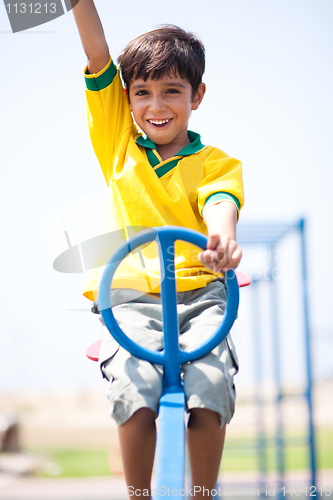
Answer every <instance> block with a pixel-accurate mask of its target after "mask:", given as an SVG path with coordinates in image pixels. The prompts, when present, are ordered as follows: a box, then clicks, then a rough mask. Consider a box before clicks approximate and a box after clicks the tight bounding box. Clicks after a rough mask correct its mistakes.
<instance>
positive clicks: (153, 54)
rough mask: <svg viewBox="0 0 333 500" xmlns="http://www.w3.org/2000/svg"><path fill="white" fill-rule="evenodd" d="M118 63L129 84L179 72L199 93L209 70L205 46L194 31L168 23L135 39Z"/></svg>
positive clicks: (126, 48)
mask: <svg viewBox="0 0 333 500" xmlns="http://www.w3.org/2000/svg"><path fill="white" fill-rule="evenodd" d="M118 63H119V67H120V71H121V75H122V78H123V81H124V83H125V85H126V87H127V88H129V86H130V83H131V81H132V80H133V79H136V78H142V79H143V80H144V81H146V80H147V79H148V78H151V79H152V80H158V79H160V78H162V77H163V76H166V75H167V76H170V77H171V76H173V75H178V76H180V77H181V78H184V79H186V80H188V81H189V82H190V84H191V85H192V88H193V93H195V92H196V91H197V90H198V87H199V84H200V83H201V81H202V75H203V73H204V71H205V47H204V45H203V43H202V42H201V41H200V40H199V39H198V38H197V37H196V36H195V35H194V34H193V33H187V32H186V31H184V30H183V29H181V28H178V26H174V25H172V24H167V25H163V26H161V27H159V28H157V29H155V30H153V31H149V32H148V33H144V34H143V35H140V36H138V37H137V38H135V39H134V40H132V41H131V42H130V43H129V44H128V45H127V46H126V47H125V49H124V50H123V52H122V53H121V55H120V56H119V58H118Z"/></svg>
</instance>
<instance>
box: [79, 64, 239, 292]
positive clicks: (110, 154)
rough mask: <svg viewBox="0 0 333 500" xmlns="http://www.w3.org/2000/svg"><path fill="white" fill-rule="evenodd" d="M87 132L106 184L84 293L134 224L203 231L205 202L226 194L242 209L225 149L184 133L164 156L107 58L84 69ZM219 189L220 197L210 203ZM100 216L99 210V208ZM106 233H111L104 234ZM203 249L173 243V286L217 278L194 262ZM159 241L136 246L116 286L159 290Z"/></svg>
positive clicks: (235, 170)
mask: <svg viewBox="0 0 333 500" xmlns="http://www.w3.org/2000/svg"><path fill="white" fill-rule="evenodd" d="M85 80H86V86H87V90H86V97H87V115H88V125H89V132H90V137H91V140H92V144H93V147H94V150H95V153H96V155H97V158H98V160H99V163H100V165H101V168H102V171H103V174H104V177H105V180H106V182H107V184H108V187H109V199H108V207H107V208H106V210H105V213H104V214H100V219H101V231H100V234H101V235H104V240H103V241H105V242H106V241H109V244H105V245H102V247H101V248H100V249H96V256H95V257H94V265H93V266H90V267H91V269H90V271H89V272H88V274H87V277H86V281H85V285H84V295H85V296H86V297H87V298H89V299H90V300H94V299H95V298H96V296H97V290H98V286H99V282H100V279H101V275H102V273H103V266H104V265H105V263H106V262H107V260H108V259H109V257H110V255H111V253H112V249H114V248H115V246H117V245H118V244H119V243H120V241H121V240H124V239H126V238H127V237H128V235H131V234H133V233H135V232H137V231H138V230H140V229H142V228H147V227H157V226H168V225H172V226H183V227H188V228H190V229H194V230H196V231H199V232H201V233H203V234H206V235H207V227H206V225H205V222H204V220H203V217H202V210H203V208H204V206H205V203H206V201H207V200H208V199H209V200H210V203H214V202H218V201H220V199H221V197H222V199H228V200H229V201H233V202H234V203H235V204H236V205H237V208H238V209H240V208H241V207H242V205H243V202H244V197H243V183H242V166H241V163H240V162H239V161H238V160H236V159H235V158H230V157H229V156H228V155H227V154H226V153H224V152H223V151H221V150H219V149H217V148H214V147H211V146H204V145H203V144H202V143H201V140H200V136H199V135H198V134H195V133H194V132H190V131H189V132H188V135H189V139H190V141H191V144H189V145H188V146H186V147H185V148H184V149H182V150H181V151H180V152H179V153H178V154H177V155H176V156H174V157H173V158H169V159H168V160H165V161H163V160H162V159H161V158H160V156H159V154H158V153H157V151H156V146H155V144H154V143H153V142H152V141H150V140H149V138H145V137H144V136H143V135H142V134H141V133H140V132H139V131H138V128H137V126H136V125H135V123H134V122H133V119H132V115H131V112H130V109H129V104H128V99H127V95H126V93H125V91H124V88H123V85H122V82H121V79H120V76H119V73H118V69H117V68H116V66H115V65H114V63H113V62H112V61H111V60H110V62H109V63H108V64H107V66H106V67H105V68H104V69H103V70H102V71H100V72H99V73H97V74H94V75H90V74H88V71H87V69H86V70H85ZM216 193H218V195H216V196H219V197H220V199H218V200H215V201H214V196H213V195H215V194H216ZM97 215H98V214H97ZM106 235H108V237H107V236H106ZM199 252H200V250H199V249H198V248H197V247H195V246H193V245H191V244H190V243H186V242H179V241H178V242H177V243H176V256H175V266H176V281H177V290H178V291H186V290H192V289H195V288H201V287H203V286H205V285H206V284H207V283H209V282H210V281H212V280H213V279H215V278H216V276H221V275H220V274H215V273H213V272H211V271H209V270H208V269H206V268H204V266H203V265H202V264H201V263H200V262H199V261H198V259H197V255H198V253H199ZM159 274H160V271H159V259H158V257H157V246H156V243H154V242H153V243H151V244H148V245H146V246H145V247H142V248H141V247H140V249H138V251H134V252H133V253H131V254H130V255H129V256H128V257H127V258H126V259H125V260H124V261H123V262H122V263H121V264H120V266H119V267H118V270H117V272H116V274H115V277H114V279H113V283H112V287H113V288H134V289H136V290H140V291H143V292H159Z"/></svg>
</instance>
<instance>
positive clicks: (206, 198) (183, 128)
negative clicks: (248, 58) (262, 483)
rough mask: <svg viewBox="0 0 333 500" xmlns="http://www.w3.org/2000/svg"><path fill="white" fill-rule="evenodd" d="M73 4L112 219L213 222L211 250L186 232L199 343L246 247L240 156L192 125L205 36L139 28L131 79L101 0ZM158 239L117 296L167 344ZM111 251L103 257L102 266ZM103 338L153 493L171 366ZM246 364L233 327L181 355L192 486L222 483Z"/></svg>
mask: <svg viewBox="0 0 333 500" xmlns="http://www.w3.org/2000/svg"><path fill="white" fill-rule="evenodd" d="M73 13H74V17H75V21H76V24H77V26H78V29H79V33H80V37H81V40H82V44H83V48H84V50H85V53H86V55H87V58H88V64H87V68H86V70H85V80H86V86H87V110H88V123H89V129H90V135H91V139H92V143H93V146H94V149H95V152H96V155H97V157H98V160H99V162H100V165H101V168H102V171H103V174H104V176H105V179H106V182H107V184H108V186H109V193H110V196H109V206H108V213H107V214H106V218H107V224H109V223H110V221H112V225H111V226H110V225H109V226H108V228H109V229H110V227H112V229H113V230H121V229H123V230H125V231H126V230H127V229H128V228H131V227H134V228H137V227H140V226H144V227H156V226H162V225H176V226H184V227H189V228H191V229H195V230H197V231H200V232H202V233H204V234H208V245H207V250H205V251H202V252H200V253H199V251H198V250H195V248H194V247H193V246H192V245H190V244H188V243H185V242H177V244H176V256H175V264H176V279H177V300H178V308H179V309H178V313H179V325H180V332H179V333H180V345H181V347H182V348H188V347H190V346H194V345H195V344H197V343H198V342H199V341H202V339H203V337H204V336H205V335H207V334H208V333H209V334H210V333H211V332H212V330H214V329H215V328H216V326H217V325H218V324H219V323H220V321H221V317H222V315H223V311H224V308H225V299H226V295H225V287H224V282H223V279H222V275H221V274H220V273H221V272H222V271H226V270H228V269H231V268H236V267H237V266H238V264H239V262H240V259H241V255H242V252H241V249H240V248H239V247H238V246H237V243H236V223H237V219H238V212H239V210H240V208H241V206H242V204H243V187H242V175H241V164H240V163H239V162H238V161H237V160H235V159H234V158H230V157H228V156H227V155H226V154H225V153H223V152H222V151H220V150H218V149H216V148H213V147H210V146H204V145H203V144H202V143H201V140H200V136H199V135H198V134H196V133H194V132H190V131H188V121H189V118H190V114H191V111H192V110H196V109H197V108H198V107H199V105H200V104H201V102H202V99H203V97H204V94H205V90H206V89H205V84H204V83H203V82H202V75H203V72H204V66H205V59H204V47H203V45H202V43H201V42H200V40H198V39H197V38H196V37H195V36H194V35H192V34H191V33H186V32H184V31H183V30H181V29H179V28H177V27H175V26H164V27H162V28H159V29H157V30H154V31H152V32H149V33H146V34H144V35H142V36H140V37H138V38H137V39H136V40H133V41H132V42H131V43H130V44H128V46H127V47H126V48H125V50H124V51H123V53H122V54H121V56H120V58H119V63H120V69H121V73H122V78H123V81H124V84H125V89H124V88H123V85H122V83H121V80H120V76H119V72H118V70H117V68H116V66H115V65H114V63H113V62H112V60H111V58H110V55H109V50H108V46H107V43H106V40H105V37H104V32H103V28H102V25H101V22H100V19H99V16H98V14H97V11H96V8H95V6H94V3H93V0H80V2H79V3H78V4H77V5H76V6H75V7H74V9H73ZM124 90H125V92H124ZM133 119H134V121H133ZM138 127H139V128H140V129H141V130H142V132H144V134H145V135H146V137H145V136H144V135H142V133H141V132H140V131H139V129H138ZM152 247H154V245H153V244H152V245H148V247H146V248H144V249H143V250H142V251H141V258H139V256H138V255H136V256H135V255H134V256H131V257H129V258H127V259H125V261H124V262H123V263H122V264H121V265H120V266H119V268H118V271H117V274H116V276H115V278H114V281H113V289H112V290H111V299H112V306H113V307H114V309H113V312H114V315H115V317H116V319H117V321H118V323H119V324H120V327H121V328H122V329H123V330H124V331H125V332H126V334H127V335H128V336H130V337H131V338H133V339H134V340H135V341H136V342H138V343H140V344H142V345H144V346H146V347H149V348H151V349H161V348H162V346H163V344H162V324H161V303H160V295H159V267H158V262H157V260H158V259H157V258H156V249H155V247H154V248H152ZM106 257H108V255H105V256H103V257H101V258H100V261H99V265H100V266H101V265H102V264H103V263H105V258H106ZM142 259H143V260H144V265H142ZM102 270H103V269H102V268H101V267H99V268H95V269H94V270H93V271H92V272H91V273H90V275H89V277H88V280H87V282H86V285H85V291H84V295H85V296H86V297H87V298H89V299H90V300H95V299H96V297H97V290H98V284H99V279H100V276H101V273H102ZM102 340H103V342H102V348H101V353H100V359H99V361H100V364H101V368H102V372H103V375H104V376H105V377H106V378H107V379H108V380H109V381H110V382H111V383H110V386H109V392H108V397H109V399H110V401H111V403H112V406H111V415H112V416H113V418H115V420H116V422H117V424H118V426H119V439H120V448H121V453H122V460H123V467H124V473H125V480H126V483H127V486H128V487H131V491H132V492H133V491H135V490H137V491H141V492H142V495H145V496H147V495H150V482H151V474H152V467H153V461H154V452H155V439H156V430H155V418H156V416H157V411H158V401H159V397H160V395H161V391H162V373H161V369H160V367H158V366H153V365H150V363H147V362H144V361H142V360H138V359H137V358H135V357H133V356H131V355H130V354H129V353H127V352H126V351H124V350H123V349H122V348H120V347H119V346H118V344H117V343H116V342H115V340H114V339H113V338H112V336H111V335H110V334H109V332H107V331H105V327H104V331H103V335H102ZM237 371H238V363H237V357H236V355H235V351H234V347H233V344H232V341H231V338H230V336H228V338H227V339H226V340H224V341H223V342H222V343H221V345H220V346H218V347H217V348H216V349H214V350H213V352H212V353H210V354H208V355H207V356H205V357H204V358H202V359H201V360H198V361H195V362H193V363H189V364H186V365H184V366H183V383H184V390H185V395H186V402H187V409H188V411H189V413H190V416H189V421H188V429H187V443H188V449H189V455H190V465H191V473H192V483H193V484H192V486H200V487H201V491H203V488H206V489H209V490H210V491H211V490H212V489H213V488H214V486H215V482H216V479H217V475H218V470H219V465H220V460H221V456H222V450H223V444H224V436H225V426H226V423H228V422H229V421H230V419H231V418H232V415H233V412H234V399H235V392H234V386H233V376H234V374H235V373H236V372H237ZM206 491H207V490H206ZM143 492H144V493H143ZM138 496H140V495H138ZM196 496H197V497H198V498H200V495H198V494H197V495H196ZM205 498H207V496H205Z"/></svg>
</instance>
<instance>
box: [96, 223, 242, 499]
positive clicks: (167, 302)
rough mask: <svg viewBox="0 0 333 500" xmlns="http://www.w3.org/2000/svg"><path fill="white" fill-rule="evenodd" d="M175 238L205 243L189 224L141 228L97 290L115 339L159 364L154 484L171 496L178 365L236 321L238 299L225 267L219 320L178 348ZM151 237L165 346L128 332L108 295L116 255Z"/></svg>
mask: <svg viewBox="0 0 333 500" xmlns="http://www.w3.org/2000/svg"><path fill="white" fill-rule="evenodd" d="M176 240H183V241H188V242H189V243H192V244H193V245H197V246H198V247H200V248H202V249H206V247H207V238H206V237H205V236H204V235H202V234H200V233H197V232H196V231H193V230H190V229H184V228H178V227H173V226H167V227H166V226H165V227H164V226H163V227H157V228H152V229H148V230H144V231H141V232H140V233H138V234H137V235H135V236H133V237H132V238H130V239H129V240H127V241H126V242H124V243H123V244H122V245H121V246H120V247H119V248H118V250H117V251H116V252H115V253H114V254H113V255H112V257H111V259H110V260H109V262H108V264H107V265H106V268H105V271H104V273H103V276H102V279H101V284H100V288H99V294H98V302H99V309H100V311H101V314H102V316H103V320H104V322H105V325H106V326H107V328H108V329H109V331H110V332H112V336H113V337H114V338H115V340H116V341H117V342H118V343H119V344H120V345H121V346H122V347H123V348H124V349H126V350H127V351H129V352H130V353H131V354H132V355H133V356H137V357H138V358H141V359H145V360H147V361H150V362H151V363H155V364H158V365H162V366H163V367H164V379H163V382H164V383H163V386H164V389H163V394H162V397H161V399H160V409H159V426H158V440H157V454H156V460H155V471H156V477H157V485H156V488H157V493H159V492H160V493H161V497H162V496H165V494H167V491H168V490H167V488H170V490H169V491H170V492H172V491H173V490H177V494H176V495H174V494H173V495H172V496H173V497H178V496H179V497H181V496H182V497H184V493H185V492H184V476H185V423H184V410H185V395H184V390H183V387H182V384H181V365H182V364H184V363H187V362H188V361H193V360H195V359H198V358H201V357H202V356H204V355H205V354H207V353H208V352H210V351H211V350H212V349H214V348H215V347H216V346H217V345H218V344H220V343H221V342H222V340H223V339H224V338H225V337H226V335H227V334H228V332H229V331H230V329H231V327H232V325H233V323H234V321H235V318H236V314H237V310H238V303H239V290H238V283H237V279H236V275H235V272H234V270H230V271H228V272H227V273H225V283H226V288H227V296H228V301H227V307H226V311H225V314H224V316H223V320H222V322H221V324H220V325H219V327H218V328H217V329H216V331H215V332H214V333H213V334H212V335H211V336H210V337H209V338H208V339H207V340H206V341H205V342H203V343H202V344H200V345H199V346H198V347H197V348H195V349H193V350H190V351H181V350H180V349H179V344H178V317H177V296H176V280H175V263H174V255H175V250H174V243H175V241H176ZM152 241H156V243H157V244H158V249H159V256H160V276H161V282H160V289H161V299H162V318H163V334H164V349H163V350H162V351H152V350H150V349H145V348H143V347H141V346H139V345H138V344H136V343H135V342H133V341H132V340H131V339H130V338H128V337H127V336H126V335H125V333H124V332H123V331H122V330H121V329H120V327H119V326H118V323H117V322H116V320H115V318H114V316H113V313H112V309H111V301H110V289H111V283H112V279H113V276H114V274H115V272H116V269H117V267H118V266H119V264H120V263H121V261H122V260H123V259H124V258H125V257H126V256H127V255H128V254H129V253H130V252H131V251H133V250H135V249H136V248H137V247H139V246H140V245H144V244H146V243H149V242H152ZM181 490H182V491H181ZM174 493H176V491H174ZM157 497H159V494H157Z"/></svg>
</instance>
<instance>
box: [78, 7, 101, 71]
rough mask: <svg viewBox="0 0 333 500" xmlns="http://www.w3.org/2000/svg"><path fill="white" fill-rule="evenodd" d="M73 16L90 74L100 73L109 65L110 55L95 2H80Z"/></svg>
mask: <svg viewBox="0 0 333 500" xmlns="http://www.w3.org/2000/svg"><path fill="white" fill-rule="evenodd" d="M72 1H73V0H72ZM73 14H74V19H75V22H76V25H77V27H78V30H79V34H80V38H81V42H82V46H83V50H84V51H85V53H86V55H87V59H88V70H89V73H98V71H100V70H101V69H103V68H104V66H105V65H106V64H107V63H108V61H109V59H110V54H109V48H108V45H107V43H106V39H105V35H104V30H103V26H102V23H101V20H100V18H99V15H98V12H97V10H96V7H95V4H94V1H93V0H79V2H78V3H77V4H76V5H75V7H73Z"/></svg>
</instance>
